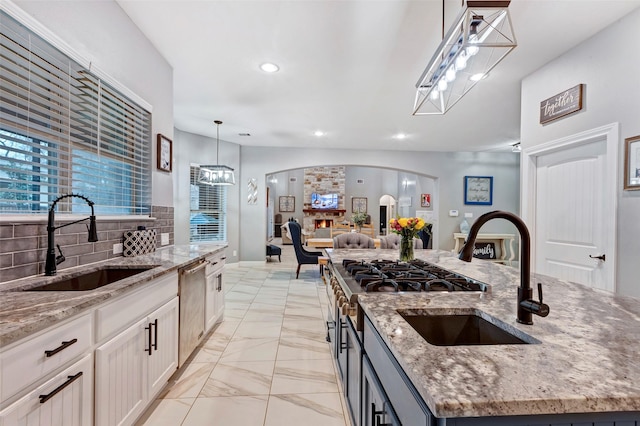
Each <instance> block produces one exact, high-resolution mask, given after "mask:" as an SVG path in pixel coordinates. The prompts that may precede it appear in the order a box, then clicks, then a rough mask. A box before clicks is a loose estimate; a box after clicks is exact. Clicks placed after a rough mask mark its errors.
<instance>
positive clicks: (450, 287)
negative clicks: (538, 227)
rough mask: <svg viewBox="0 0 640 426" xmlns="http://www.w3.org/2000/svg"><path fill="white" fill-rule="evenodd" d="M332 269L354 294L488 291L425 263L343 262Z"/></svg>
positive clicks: (484, 285)
mask: <svg viewBox="0 0 640 426" xmlns="http://www.w3.org/2000/svg"><path fill="white" fill-rule="evenodd" d="M334 267H335V268H336V269H338V272H339V273H340V275H342V277H343V279H344V280H345V281H347V280H348V281H352V283H350V284H352V285H349V287H350V288H351V289H352V291H353V290H356V291H355V292H398V291H446V292H451V291H480V292H483V291H487V285H486V284H484V283H482V282H479V281H476V280H473V279H471V278H469V277H465V276H464V275H461V274H457V273H455V272H451V271H449V270H447V269H443V268H441V267H439V266H437V265H435V264H433V263H429V262H425V261H424V260H412V261H410V262H400V261H397V260H382V259H381V260H369V261H364V260H355V259H344V260H343V261H342V265H335V264H334ZM353 282H355V283H357V285H353ZM354 287H355V289H354ZM358 290H359V291H358Z"/></svg>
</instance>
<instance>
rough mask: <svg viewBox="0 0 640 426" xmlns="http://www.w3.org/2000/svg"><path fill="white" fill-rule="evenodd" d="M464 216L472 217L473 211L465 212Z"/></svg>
mask: <svg viewBox="0 0 640 426" xmlns="http://www.w3.org/2000/svg"><path fill="white" fill-rule="evenodd" d="M464 217H466V218H471V217H473V213H465V214H464Z"/></svg>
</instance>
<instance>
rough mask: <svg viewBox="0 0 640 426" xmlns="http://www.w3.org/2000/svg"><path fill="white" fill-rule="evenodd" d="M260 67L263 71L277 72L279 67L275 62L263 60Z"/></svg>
mask: <svg viewBox="0 0 640 426" xmlns="http://www.w3.org/2000/svg"><path fill="white" fill-rule="evenodd" d="M260 69H261V70H262V71H264V72H270V73H271V72H277V71H278V70H279V69H280V67H279V66H277V65H276V64H272V63H271V62H265V63H264V64H262V65H260Z"/></svg>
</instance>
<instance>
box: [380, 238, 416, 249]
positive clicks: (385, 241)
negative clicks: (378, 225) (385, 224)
mask: <svg viewBox="0 0 640 426" xmlns="http://www.w3.org/2000/svg"><path fill="white" fill-rule="evenodd" d="M401 239H402V237H400V235H399V234H389V235H384V236H381V237H380V248H381V249H399V248H400V240H401ZM413 248H414V249H421V248H422V240H421V239H419V238H414V239H413Z"/></svg>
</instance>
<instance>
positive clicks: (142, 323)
mask: <svg viewBox="0 0 640 426" xmlns="http://www.w3.org/2000/svg"><path fill="white" fill-rule="evenodd" d="M177 365H178V298H177V297H175V298H173V299H172V300H171V301H169V302H168V303H166V304H165V305H164V306H162V307H160V308H158V309H157V310H156V311H154V312H152V313H151V314H149V315H148V316H147V317H145V318H143V319H141V320H139V321H138V322H136V323H135V324H133V325H132V326H131V327H129V328H127V329H126V330H124V331H123V332H121V333H120V334H118V335H117V336H116V337H114V338H112V339H111V340H109V341H108V342H107V343H105V344H103V345H102V346H100V347H99V348H97V349H96V383H95V386H96V423H95V424H96V425H98V426H100V425H126V424H132V423H133V421H134V420H135V419H136V418H137V417H138V416H139V415H140V414H141V413H142V411H143V410H144V408H145V407H146V406H147V403H148V402H149V401H150V400H151V399H152V398H153V397H154V396H155V395H156V394H157V392H158V391H159V390H160V389H161V388H162V386H163V385H164V384H165V383H166V381H167V380H168V379H169V377H170V376H171V374H173V372H174V371H175V370H176V368H177Z"/></svg>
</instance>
